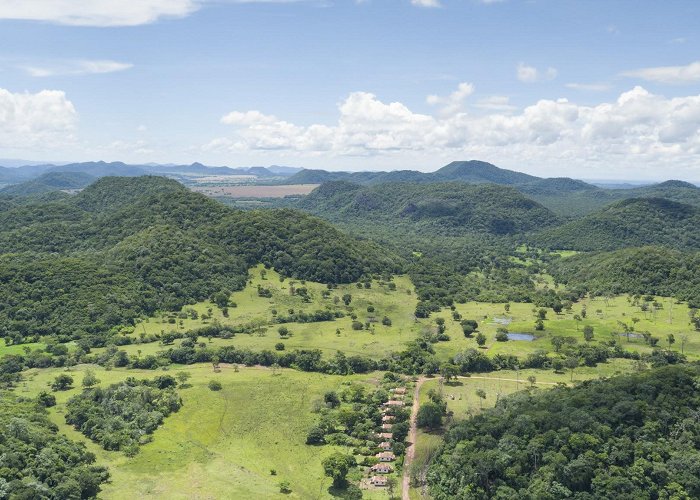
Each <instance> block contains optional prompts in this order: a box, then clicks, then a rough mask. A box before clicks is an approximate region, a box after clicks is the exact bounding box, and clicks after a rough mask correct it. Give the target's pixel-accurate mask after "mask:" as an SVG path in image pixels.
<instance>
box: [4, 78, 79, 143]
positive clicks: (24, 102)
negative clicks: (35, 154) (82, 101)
mask: <svg viewBox="0 0 700 500" xmlns="http://www.w3.org/2000/svg"><path fill="white" fill-rule="evenodd" d="M76 121H77V113H76V111H75V108H74V106H73V103H71V102H70V101H69V100H68V99H67V98H66V95H65V93H64V92H62V91H59V90H42V91H41V92H37V93H34V94H31V93H12V92H10V91H9V90H6V89H2V88H0V149H19V148H25V147H33V146H51V145H54V144H59V143H64V142H66V141H69V140H71V139H72V131H73V128H74V126H75V123H76Z"/></svg>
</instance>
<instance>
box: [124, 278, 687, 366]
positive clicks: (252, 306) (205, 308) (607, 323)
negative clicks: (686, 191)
mask: <svg viewBox="0 0 700 500" xmlns="http://www.w3.org/2000/svg"><path fill="white" fill-rule="evenodd" d="M393 283H394V284H395V286H396V289H395V290H390V289H389V287H388V284H387V283H384V284H382V283H378V282H374V283H373V285H372V288H370V289H366V288H357V286H355V285H354V284H351V285H341V286H339V287H338V288H337V289H334V290H332V291H331V292H330V294H329V295H327V296H325V297H324V292H325V293H328V289H327V287H326V286H325V285H322V284H320V283H312V282H301V281H298V280H297V281H295V280H284V281H280V277H279V275H278V274H277V273H276V272H274V271H273V270H264V268H263V267H262V266H258V267H256V268H253V269H251V271H250V281H249V283H248V285H247V286H246V288H245V289H243V290H241V291H238V292H235V293H233V294H232V296H231V301H232V302H234V303H236V305H237V307H230V308H229V311H228V317H225V316H224V315H223V314H222V311H221V310H220V309H219V308H217V307H216V306H215V305H214V304H212V303H210V302H202V303H199V304H195V305H193V306H187V307H185V308H184V310H188V309H194V310H195V311H196V312H197V315H198V318H197V319H191V318H190V317H188V318H176V319H173V318H174V315H172V314H170V315H167V314H166V315H161V316H159V317H156V318H148V319H147V320H144V321H142V322H140V323H138V324H137V325H136V327H135V329H134V332H133V333H132V334H131V335H133V336H135V337H139V336H140V335H142V334H160V333H165V332H170V331H182V332H184V331H188V330H191V329H195V328H200V327H203V326H206V325H207V324H211V323H212V322H215V321H218V322H220V323H221V324H223V325H232V326H248V327H250V328H251V329H252V330H253V333H239V334H237V335H236V336H235V337H233V338H231V339H211V342H212V344H214V345H227V344H228V345H235V346H237V347H241V348H250V349H252V350H261V349H270V350H272V349H274V348H275V344H277V343H278V342H282V343H284V345H285V348H286V349H321V351H323V353H324V355H325V356H331V355H333V354H335V352H336V351H338V350H341V351H343V352H345V353H346V354H348V355H353V354H361V355H365V356H371V357H373V358H375V359H377V358H381V357H383V356H386V355H387V354H389V353H391V352H393V351H399V350H402V349H403V348H404V346H405V344H406V343H407V342H409V341H410V340H414V339H416V338H418V337H419V336H420V335H421V333H422V332H425V331H430V330H431V329H434V328H435V319H436V318H438V317H442V318H444V319H445V325H446V327H447V330H446V333H447V334H448V335H449V336H450V340H449V341H445V342H439V343H437V344H434V348H435V351H436V353H437V355H438V356H439V357H440V359H443V360H447V359H450V358H451V357H452V356H454V355H455V354H457V353H458V352H460V351H462V350H464V349H468V348H478V345H477V343H476V339H475V335H473V336H472V337H470V338H465V337H464V335H463V333H462V329H461V326H460V324H459V321H455V320H453V319H452V311H450V310H449V309H444V310H443V311H441V312H438V313H434V314H433V315H431V317H430V318H428V319H416V318H415V317H414V316H413V313H414V310H415V306H416V303H417V298H416V295H415V291H414V288H413V284H412V283H411V281H410V279H409V278H408V277H407V276H397V277H395V278H394V279H393ZM258 286H261V287H263V288H266V289H269V290H270V292H271V294H272V296H271V297H270V298H266V297H260V296H259V295H258ZM291 287H296V288H300V287H305V288H306V289H307V290H308V293H309V297H310V299H309V300H310V302H304V299H303V298H302V297H300V296H299V295H296V294H295V295H291V294H290V288H291ZM345 294H350V295H351V296H352V301H351V303H350V305H349V306H348V307H346V306H345V305H344V304H343V303H342V301H341V300H340V299H341V298H342V296H343V295H345ZM655 300H656V301H657V303H658V304H659V305H660V306H661V309H658V310H655V309H653V308H650V310H649V311H647V312H644V311H642V310H641V309H640V306H637V305H633V304H632V301H631V299H629V298H628V296H618V297H612V298H606V299H604V298H593V299H590V298H586V299H583V300H582V301H580V302H579V303H577V304H574V305H573V307H572V309H571V310H570V311H567V310H564V311H562V312H561V313H560V314H556V313H555V312H554V311H553V310H552V309H547V315H546V320H545V321H544V325H545V329H544V330H542V331H536V330H535V319H536V312H537V310H538V309H539V308H537V307H535V306H534V305H533V304H528V303H515V302H514V303H511V304H510V305H509V311H508V312H506V311H505V305H504V304H502V303H485V302H467V303H465V304H457V305H456V311H457V312H458V313H460V314H461V315H462V318H465V319H474V320H476V321H477V322H478V323H479V331H480V332H482V333H484V335H486V338H487V341H486V344H485V346H484V349H485V352H486V353H487V354H489V355H494V354H498V353H501V354H515V355H518V356H526V355H528V354H530V353H533V352H535V351H538V350H546V351H550V352H552V351H553V350H554V349H553V347H552V344H551V339H552V338H553V337H555V336H565V337H573V338H575V339H576V340H577V341H578V342H584V338H583V328H584V326H586V325H590V326H592V327H593V330H594V338H593V340H592V341H591V342H592V343H593V344H596V343H600V342H607V341H608V340H610V339H611V338H612V337H613V336H615V338H617V339H619V341H620V342H621V344H622V346H623V347H624V348H625V349H630V350H635V351H639V352H650V351H651V347H649V346H648V345H647V344H646V342H645V340H644V339H643V338H642V337H641V332H649V333H650V334H651V335H652V336H654V337H657V338H659V343H658V345H659V346H661V347H668V342H667V336H668V334H669V333H671V334H673V336H674V339H675V343H674V344H672V345H671V346H670V347H671V349H674V350H678V351H681V350H682V351H683V352H684V354H686V355H687V356H688V358H689V359H700V332H696V331H694V330H693V328H692V327H691V325H690V322H689V315H688V314H689V309H688V307H687V305H686V304H677V303H676V302H675V300H674V299H671V298H668V297H657V298H655ZM368 307H374V312H372V313H368V312H367V308H368ZM584 308H585V309H586V317H585V318H581V320H580V321H577V320H576V319H574V318H575V317H576V316H582V309H584ZM209 310H211V316H212V317H211V318H210V319H208V320H202V319H201V317H202V314H207V313H208V312H209ZM289 310H294V311H296V312H299V311H305V312H307V313H311V312H314V311H317V310H331V311H340V312H343V314H345V317H343V318H339V319H336V320H334V321H323V322H314V323H298V322H292V323H286V324H284V326H285V327H287V328H288V329H289V331H290V332H291V336H290V337H289V338H287V339H281V338H280V336H279V335H278V332H277V329H278V328H279V327H280V326H282V325H280V324H278V323H276V322H275V314H274V313H275V312H276V314H277V315H285V314H288V312H289ZM353 313H354V314H356V315H357V318H358V321H361V322H362V323H364V322H366V321H369V320H371V319H372V318H374V321H375V322H374V323H372V325H373V326H372V329H371V330H366V329H363V330H360V331H356V330H353V329H352V326H351V325H352V322H353V320H352V318H351V316H350V315H351V314H353ZM385 316H386V317H388V318H389V319H391V322H392V324H391V326H385V325H382V323H381V320H382V318H383V317H385ZM172 321H175V323H171V322H172ZM621 322H622V323H625V324H626V325H628V326H630V327H634V330H635V331H634V332H632V334H630V336H629V338H628V336H627V335H619V333H620V332H622V328H621V326H620V323H621ZM499 327H505V328H507V329H508V331H509V332H511V333H526V334H532V335H534V337H535V340H533V341H524V340H510V341H508V342H498V341H496V339H495V337H496V332H497V330H498V328H499ZM163 348H164V347H163V346H162V345H160V344H158V343H145V344H133V345H130V346H124V347H123V349H125V350H126V351H127V352H129V353H130V354H137V353H138V352H141V353H142V354H153V353H155V352H157V351H159V350H162V349H163Z"/></svg>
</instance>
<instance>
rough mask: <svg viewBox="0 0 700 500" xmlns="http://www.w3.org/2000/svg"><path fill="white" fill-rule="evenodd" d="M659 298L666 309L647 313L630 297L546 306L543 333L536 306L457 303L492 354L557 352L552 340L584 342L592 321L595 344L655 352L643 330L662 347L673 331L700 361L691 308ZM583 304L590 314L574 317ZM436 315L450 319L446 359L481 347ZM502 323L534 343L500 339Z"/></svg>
mask: <svg viewBox="0 0 700 500" xmlns="http://www.w3.org/2000/svg"><path fill="white" fill-rule="evenodd" d="M655 300H656V301H657V303H658V304H660V305H661V306H662V309H659V310H657V311H656V312H651V311H648V312H646V313H645V312H644V311H642V310H641V309H640V307H639V306H635V305H633V304H632V301H631V299H630V298H629V297H628V296H617V297H611V298H601V297H598V298H586V299H583V300H581V301H580V302H578V303H577V304H574V306H573V308H572V309H571V311H566V310H564V311H562V313H561V314H556V313H555V312H554V311H553V310H552V309H547V319H546V320H545V321H544V324H545V329H544V330H543V331H537V330H535V320H536V312H537V310H538V309H539V308H536V307H535V306H534V305H533V304H525V303H510V305H509V311H508V312H506V311H505V304H495V303H484V302H468V303H466V304H457V306H456V310H457V312H459V313H460V314H461V315H462V317H464V318H469V319H475V320H476V321H478V322H479V330H480V331H481V332H482V333H484V334H485V335H486V337H487V342H486V345H485V347H486V349H487V352H488V354H490V355H491V354H497V353H503V354H516V355H519V356H523V355H527V354H529V353H531V352H534V351H536V350H539V349H543V350H546V351H552V350H553V348H552V344H551V339H552V337H555V336H566V337H574V338H576V339H577V340H578V341H579V342H584V338H583V328H584V326H586V325H590V326H592V327H593V331H594V338H593V340H592V343H594V344H595V343H599V342H602V341H608V340H610V339H611V338H616V339H618V340H619V341H620V342H621V344H622V346H623V347H624V348H625V349H629V350H634V351H639V352H650V351H651V347H649V346H648V345H647V344H646V342H645V341H644V339H643V338H641V333H642V332H649V333H651V335H652V336H655V337H658V338H659V339H660V340H659V344H658V345H659V346H661V347H668V343H667V336H668V334H669V333H671V334H673V336H674V338H675V343H674V344H672V345H671V346H670V347H671V349H674V350H678V351H681V350H683V352H684V354H686V355H687V356H688V358H689V359H700V332H696V331H694V330H693V328H692V326H691V324H690V321H689V309H688V306H687V305H686V304H678V303H676V301H675V299H672V298H668V297H655ZM583 308H585V309H586V317H585V318H581V321H577V320H576V319H574V317H575V316H577V315H578V316H581V310H582V309H583ZM436 316H442V317H444V318H445V319H446V324H447V325H448V328H447V333H448V334H449V335H450V337H451V340H450V341H449V342H444V343H443V342H441V343H439V344H437V345H436V350H437V352H438V353H440V354H441V355H442V356H443V357H446V356H449V355H453V354H454V353H456V352H458V351H459V350H461V349H464V348H467V347H473V348H476V347H478V346H477V344H476V340H475V339H474V338H470V339H466V338H464V336H463V335H462V332H461V328H460V326H459V323H458V322H455V321H452V319H451V311H449V310H445V311H443V312H442V313H439V314H437V315H436ZM633 318H634V319H635V320H637V321H636V322H635V321H634V320H633ZM620 322H622V323H625V324H626V325H628V327H634V332H633V333H632V334H631V335H630V336H629V338H628V336H627V335H622V334H621V332H623V329H622V327H621V325H620ZM499 327H505V328H507V329H508V331H509V332H513V333H530V334H532V335H534V336H535V337H536V338H535V340H534V341H531V342H530V341H508V342H497V341H496V339H495V337H496V331H497V329H498V328H499ZM684 338H685V340H683V339H684Z"/></svg>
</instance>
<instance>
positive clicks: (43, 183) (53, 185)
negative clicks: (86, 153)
mask: <svg viewBox="0 0 700 500" xmlns="http://www.w3.org/2000/svg"><path fill="white" fill-rule="evenodd" d="M94 180H95V177H94V176H93V175H90V174H87V173H85V172H47V173H45V174H42V175H40V176H39V177H37V178H35V179H32V180H29V181H25V182H22V183H20V184H14V185H10V186H7V187H5V188H3V189H0V194H3V195H14V196H28V195H33V194H41V193H48V192H51V191H64V190H66V191H67V190H74V189H82V188H84V187H85V186H87V185H88V184H90V183H91V182H93V181H94Z"/></svg>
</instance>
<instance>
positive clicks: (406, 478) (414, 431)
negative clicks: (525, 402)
mask: <svg viewBox="0 0 700 500" xmlns="http://www.w3.org/2000/svg"><path fill="white" fill-rule="evenodd" d="M457 378H460V379H463V380H469V379H476V380H502V381H504V382H520V383H522V384H523V389H525V388H526V387H527V385H528V382H527V380H518V379H514V378H501V377H482V376H478V375H476V376H469V377H462V376H459V377H457ZM426 380H429V379H428V378H426V377H420V378H419V379H418V381H417V382H416V388H415V390H414V391H413V405H412V406H411V428H410V430H409V432H408V442H409V443H411V444H410V446H409V447H408V448H406V455H405V457H404V460H403V478H402V482H401V498H402V500H410V496H409V494H408V490H409V488H410V486H411V471H410V468H411V462H413V458H414V456H415V454H416V441H417V440H418V427H417V426H416V417H417V416H418V407H419V404H418V396H419V395H420V389H421V387H422V386H423V382H425V381H426ZM432 380H437V378H434V379H432ZM536 385H557V382H536Z"/></svg>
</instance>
